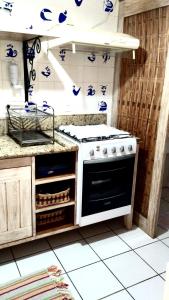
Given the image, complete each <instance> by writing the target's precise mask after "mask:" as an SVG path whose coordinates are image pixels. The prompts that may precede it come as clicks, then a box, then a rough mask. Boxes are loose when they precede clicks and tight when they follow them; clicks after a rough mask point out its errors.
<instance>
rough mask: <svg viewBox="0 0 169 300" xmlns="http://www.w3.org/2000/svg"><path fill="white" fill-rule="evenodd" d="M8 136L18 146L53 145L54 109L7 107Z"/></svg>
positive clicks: (49, 107)
mask: <svg viewBox="0 0 169 300" xmlns="http://www.w3.org/2000/svg"><path fill="white" fill-rule="evenodd" d="M7 114H8V119H7V125H8V135H9V136H10V137H11V138H13V139H14V140H15V141H16V142H17V143H18V144H19V145H20V146H22V147H25V146H34V145H44V144H54V109H53V108H52V107H51V106H48V107H47V108H45V109H44V108H43V107H39V106H37V105H36V104H33V105H30V106H29V107H28V108H27V107H26V106H24V105H23V106H22V105H18V106H17V105H7Z"/></svg>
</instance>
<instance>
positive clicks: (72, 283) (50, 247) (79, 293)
mask: <svg viewBox="0 0 169 300" xmlns="http://www.w3.org/2000/svg"><path fill="white" fill-rule="evenodd" d="M46 240H47V243H48V245H49V247H50V249H51V250H52V251H53V253H54V255H55V256H56V258H57V259H58V261H59V263H60V264H61V266H62V268H63V269H64V271H65V274H66V275H67V276H68V278H69V280H70V282H71V283H72V285H73V287H74V288H75V290H76V292H77V293H78V295H79V297H80V298H81V299H82V300H83V298H82V296H81V294H80V292H79V291H78V289H77V288H76V286H75V285H74V283H73V281H72V280H71V278H70V277H69V275H68V273H67V271H66V270H65V268H64V266H63V264H62V263H61V261H60V259H59V258H58V257H57V255H56V253H55V251H54V250H53V248H52V246H51V244H50V242H49V241H48V239H46Z"/></svg>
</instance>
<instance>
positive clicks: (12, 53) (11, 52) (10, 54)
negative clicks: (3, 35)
mask: <svg viewBox="0 0 169 300" xmlns="http://www.w3.org/2000/svg"><path fill="white" fill-rule="evenodd" d="M6 47H7V48H6V57H16V56H17V54H18V52H17V50H15V49H13V47H14V46H13V45H12V44H8V45H7V46H6Z"/></svg>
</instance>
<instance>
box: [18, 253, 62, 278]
mask: <svg viewBox="0 0 169 300" xmlns="http://www.w3.org/2000/svg"><path fill="white" fill-rule="evenodd" d="M16 262H17V265H18V267H19V270H20V273H21V275H22V276H23V275H28V274H31V273H33V272H36V271H39V270H42V269H45V268H47V267H49V266H52V265H55V266H58V267H59V268H60V269H61V270H62V271H63V268H62V266H61V265H60V263H59V261H58V259H57V258H56V256H55V254H54V253H53V251H46V252H42V253H39V254H34V255H32V256H29V257H25V258H19V259H17V260H16ZM63 272H64V271H63Z"/></svg>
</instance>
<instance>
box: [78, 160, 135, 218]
mask: <svg viewBox="0 0 169 300" xmlns="http://www.w3.org/2000/svg"><path fill="white" fill-rule="evenodd" d="M134 162H135V155H127V156H124V157H116V158H108V159H98V160H90V161H84V163H83V191H82V217H84V216H88V215H92V214H95V213H99V212H103V211H107V210H111V209H114V208H119V207H123V206H127V205H130V204H131V195H132V183H133V172H134Z"/></svg>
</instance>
